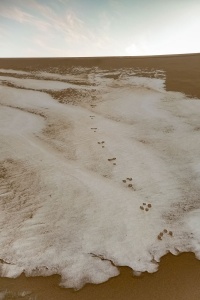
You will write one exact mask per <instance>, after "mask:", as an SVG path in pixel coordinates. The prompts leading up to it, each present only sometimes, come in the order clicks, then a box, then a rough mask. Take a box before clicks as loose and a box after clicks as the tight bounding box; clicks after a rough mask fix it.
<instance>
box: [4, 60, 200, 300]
mask: <svg viewBox="0 0 200 300" xmlns="http://www.w3.org/2000/svg"><path fill="white" fill-rule="evenodd" d="M199 63H200V55H198V54H194V55H179V56H177V55H176V56H157V57H140V58H139V57H135V58H132V57H125V58H120V57H113V58H79V59H76V58H71V59H67V58H66V59H65V58H57V59H55V58H52V59H44V58H43V59H14V58H13V59H0V124H1V125H0V128H1V129H0V144H1V150H0V172H1V173H0V175H1V176H0V208H1V211H0V222H1V223H0V224H1V228H2V230H1V234H0V243H1V247H0V263H1V266H0V271H1V277H2V278H0V293H1V294H0V297H2V299H29V300H30V299H134V298H136V297H137V299H192V300H193V299H195V300H196V299H198V298H199V296H200V290H199V280H198V278H199V273H200V261H199V260H198V259H196V258H195V256H194V254H193V253H191V252H194V253H195V255H196V257H198V258H200V248H199V240H200V232H199V225H200V223H199V216H200V214H199V209H200V202H199V181H200V179H199V169H200V167H199V146H200V138H199V137H200V136H199V132H200V129H199V128H200V126H199V109H200V102H199V98H200V84H199V83H200V82H199V78H200V67H199V66H200V64H199ZM169 252H170V253H171V254H167V253H169ZM186 252H187V253H186ZM166 254H167V255H166ZM172 254H173V255H172ZM160 260H161V261H160ZM133 271H134V273H133ZM24 272H25V274H26V276H36V277H25V275H24V274H22V273H24ZM20 274H21V275H20ZM54 274H60V275H61V277H60V276H59V275H54ZM119 274H120V275H119ZM41 275H42V276H43V277H41ZM136 275H140V276H136ZM47 276H48V277H47ZM6 277H7V278H6ZM8 277H10V278H8ZM14 277H17V278H14ZM112 277H113V278H112ZM59 284H61V286H62V288H61V287H60V286H59ZM67 288H68V289H67ZM73 289H80V290H78V291H74V290H73Z"/></svg>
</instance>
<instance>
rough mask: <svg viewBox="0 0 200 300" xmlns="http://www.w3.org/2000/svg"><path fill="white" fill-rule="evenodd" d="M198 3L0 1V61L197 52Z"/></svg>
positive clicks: (161, 0)
mask: <svg viewBox="0 0 200 300" xmlns="http://www.w3.org/2000/svg"><path fill="white" fill-rule="evenodd" d="M199 33H200V0H168V1H166V0H165V1H164V0H48V1H47V0H0V57H60V56H62V57H65V56H70V57H74V56H75V57H76V56H77V57H83V56H126V55H130V56H131V55H160V54H179V53H197V52H200V39H199Z"/></svg>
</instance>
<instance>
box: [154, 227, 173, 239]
mask: <svg viewBox="0 0 200 300" xmlns="http://www.w3.org/2000/svg"><path fill="white" fill-rule="evenodd" d="M166 235H169V236H171V237H172V236H173V232H172V231H168V230H167V229H164V230H163V231H162V232H160V233H159V235H158V236H157V238H158V240H160V241H162V239H163V238H164V236H166Z"/></svg>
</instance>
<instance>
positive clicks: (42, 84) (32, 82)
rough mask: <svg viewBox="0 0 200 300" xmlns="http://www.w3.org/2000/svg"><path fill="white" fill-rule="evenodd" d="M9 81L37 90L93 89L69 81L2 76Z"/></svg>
mask: <svg viewBox="0 0 200 300" xmlns="http://www.w3.org/2000/svg"><path fill="white" fill-rule="evenodd" d="M5 80H6V81H8V82H10V83H12V84H14V85H16V86H17V87H22V88H27V89H33V90H34V89H35V90H58V91H59V90H64V89H68V88H75V89H77V88H78V89H91V87H90V86H84V85H81V86H77V85H76V84H71V83H67V82H61V81H53V80H38V79H28V78H26V79H24V78H14V77H9V76H0V82H1V81H5Z"/></svg>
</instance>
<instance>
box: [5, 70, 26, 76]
mask: <svg viewBox="0 0 200 300" xmlns="http://www.w3.org/2000/svg"><path fill="white" fill-rule="evenodd" d="M0 72H1V73H10V74H20V75H28V74H30V73H29V72H26V71H20V70H12V69H0Z"/></svg>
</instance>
